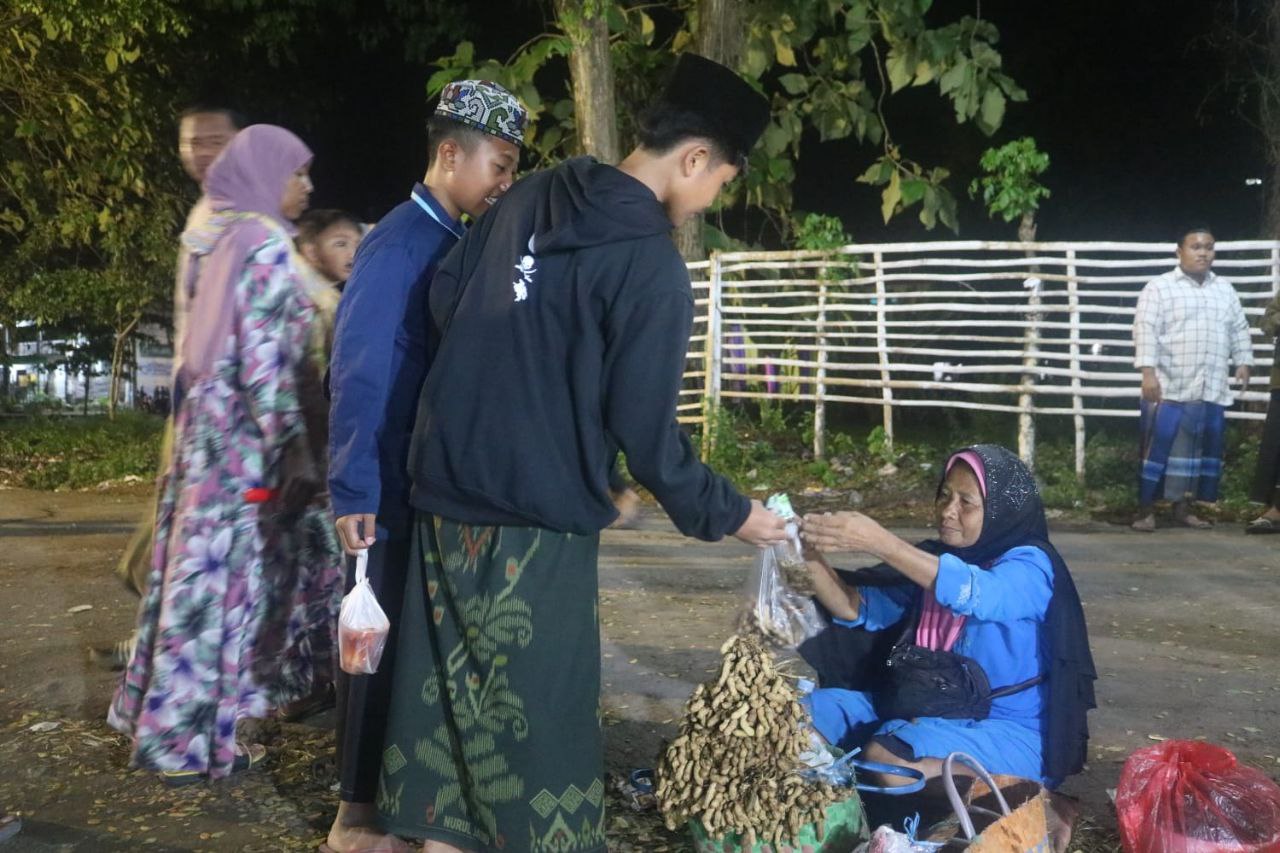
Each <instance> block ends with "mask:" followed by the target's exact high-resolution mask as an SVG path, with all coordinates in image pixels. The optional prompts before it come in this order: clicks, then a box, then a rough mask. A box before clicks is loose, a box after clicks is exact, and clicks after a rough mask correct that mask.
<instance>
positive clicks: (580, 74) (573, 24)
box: [556, 0, 622, 163]
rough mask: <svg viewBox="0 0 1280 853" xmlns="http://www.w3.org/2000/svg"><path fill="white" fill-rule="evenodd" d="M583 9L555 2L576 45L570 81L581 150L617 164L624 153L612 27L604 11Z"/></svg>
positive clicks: (560, 0) (569, 0) (575, 4)
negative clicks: (610, 48)
mask: <svg viewBox="0 0 1280 853" xmlns="http://www.w3.org/2000/svg"><path fill="white" fill-rule="evenodd" d="M584 5H585V4H584V3H582V2H575V0H556V18H557V20H558V21H559V23H560V26H561V28H562V29H564V31H565V33H567V34H568V36H569V39H570V40H571V41H572V42H573V50H572V51H570V53H569V77H570V79H571V81H572V83H573V120H574V124H575V125H576V127H577V129H578V149H579V152H580V153H582V154H589V155H591V156H592V157H595V158H596V159H597V160H599V161H601V162H602V163H617V162H618V161H619V160H621V159H622V152H621V151H619V150H618V148H619V146H618V114H617V108H616V106H615V101H614V85H613V57H612V55H610V53H609V23H608V21H606V20H605V17H604V14H603V11H601V12H599V13H592V12H589V11H587V10H585V9H584V8H583V7H584Z"/></svg>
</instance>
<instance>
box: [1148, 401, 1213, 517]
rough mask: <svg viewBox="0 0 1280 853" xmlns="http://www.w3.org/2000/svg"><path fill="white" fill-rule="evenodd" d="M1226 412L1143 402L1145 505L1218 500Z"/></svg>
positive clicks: (1206, 405)
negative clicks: (1188, 500)
mask: <svg viewBox="0 0 1280 853" xmlns="http://www.w3.org/2000/svg"><path fill="white" fill-rule="evenodd" d="M1226 411H1227V410H1226V408H1225V407H1223V406H1219V405H1218V404H1217V403H1206V402H1200V403H1176V402H1171V401H1168V400H1165V401H1162V402H1159V403H1148V402H1147V401H1146V400H1143V401H1142V414H1141V418H1140V419H1139V429H1140V431H1141V433H1142V468H1141V473H1140V475H1139V481H1138V502H1139V503H1140V504H1142V505H1143V506H1150V505H1151V504H1153V503H1155V502H1156V501H1157V500H1159V499H1160V498H1164V499H1165V500H1170V501H1185V500H1187V499H1188V498H1189V497H1190V498H1191V499H1194V500H1198V501H1205V502H1209V503H1212V502H1213V501H1216V500H1217V499H1218V484H1219V482H1220V481H1221V479H1222V448H1223V440H1224V430H1225V427H1226Z"/></svg>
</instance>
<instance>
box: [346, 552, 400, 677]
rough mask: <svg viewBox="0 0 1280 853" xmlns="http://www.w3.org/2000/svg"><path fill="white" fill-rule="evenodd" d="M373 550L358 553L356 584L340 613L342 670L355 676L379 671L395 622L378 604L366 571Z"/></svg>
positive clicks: (347, 596) (348, 594)
mask: <svg viewBox="0 0 1280 853" xmlns="http://www.w3.org/2000/svg"><path fill="white" fill-rule="evenodd" d="M368 565H369V551H368V550H367V549H363V550H361V551H360V552H359V553H358V554H356V585H355V586H354V587H352V588H351V592H349V593H347V594H346V597H344V598H343V599H342V610H341V611H340V612H339V614H338V654H339V656H340V658H341V665H342V671H343V672H346V673H350V674H351V675H372V674H373V673H375V672H377V671H378V661H380V660H382V650H383V648H384V647H385V646H386V645H387V634H388V633H389V632H390V631H391V620H390V619H388V618H387V614H386V613H384V612H383V611H382V606H381V605H380V604H378V597H377V596H376V595H374V594H373V587H371V586H370V585H369V578H368V577H366V576H365V571H366V570H367V567H368Z"/></svg>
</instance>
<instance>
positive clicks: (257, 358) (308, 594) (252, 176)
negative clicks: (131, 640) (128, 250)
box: [107, 125, 341, 784]
mask: <svg viewBox="0 0 1280 853" xmlns="http://www.w3.org/2000/svg"><path fill="white" fill-rule="evenodd" d="M311 157H312V155H311V151H310V150H309V149H308V148H307V146H306V145H304V144H303V143H302V141H301V140H300V139H298V138H297V137H296V136H294V135H293V134H292V133H290V132H289V131H287V130H284V129H283V128H279V127H272V126H270V125H255V126H252V127H248V128H245V129H244V130H242V131H241V132H240V133H239V134H237V136H236V138H235V139H234V140H233V141H232V142H231V143H230V144H229V145H227V147H226V148H225V149H223V151H222V153H221V154H220V155H219V157H218V159H217V160H216V161H215V162H214V163H213V165H212V166H211V167H210V168H209V171H208V174H207V176H206V178H205V181H204V190H205V195H206V196H207V197H208V199H209V201H210V203H211V205H212V209H213V213H212V214H211V215H210V216H209V217H208V219H207V220H204V221H202V222H201V223H199V224H198V225H197V226H195V227H194V228H192V229H190V230H188V231H186V232H184V233H183V235H182V240H183V244H184V246H185V247H186V248H187V249H188V250H189V252H190V255H189V260H188V261H187V263H186V264H185V269H184V277H183V281H184V282H185V285H186V288H187V294H186V295H187V317H186V329H187V332H186V335H185V338H184V340H183V341H182V344H181V347H180V350H179V351H178V352H177V353H176V354H175V366H174V414H173V418H174V441H173V447H172V450H171V451H170V464H169V465H168V467H167V469H166V473H165V474H164V475H163V477H162V479H161V483H160V490H159V492H160V499H159V504H158V511H157V515H156V531H155V546H154V550H153V553H152V558H151V568H150V574H149V576H148V583H147V595H146V596H145V598H144V599H143V602H142V606H141V609H140V611H139V616H138V623H139V624H138V628H139V636H138V644H137V648H136V650H135V651H134V654H133V657H132V660H131V661H130V663H129V666H128V668H127V669H126V671H125V673H124V676H123V681H122V682H121V684H120V687H119V688H118V689H117V691H116V695H115V698H114V701H113V703H112V706H111V709H110V711H109V713H108V716H107V720H108V722H109V723H110V724H111V725H112V726H113V727H114V728H116V729H118V730H119V731H121V732H124V733H125V734H128V735H130V736H131V737H132V738H133V763H134V764H135V765H136V766H139V767H144V768H147V769H151V770H156V771H159V772H160V773H161V775H162V776H163V778H164V779H165V781H167V782H169V783H170V784H184V783H187V782H194V781H199V780H200V779H203V778H218V777H222V776H226V775H228V774H230V773H232V772H234V771H236V770H240V769H245V768H247V767H250V766H252V765H253V764H255V763H257V762H258V761H259V760H261V759H262V758H263V756H264V754H265V750H264V749H263V747H261V746H260V745H257V744H252V745H247V744H240V743H237V741H236V724H237V723H238V721H239V720H240V719H242V718H246V717H265V716H266V715H268V714H269V713H270V712H271V710H272V709H273V708H275V707H278V706H280V705H282V704H284V703H286V702H289V701H291V700H295V699H298V698H300V697H304V696H307V695H308V694H310V693H311V692H312V690H313V688H314V687H315V685H316V684H318V683H323V682H324V681H326V680H328V679H329V678H330V677H331V674H332V660H333V658H334V654H333V651H334V641H333V634H334V632H335V627H334V623H335V619H334V614H335V612H336V605H337V601H338V597H339V596H340V595H341V574H340V567H339V562H338V552H337V546H336V542H335V541H334V540H333V537H332V536H328V538H327V540H326V539H325V538H324V536H323V534H322V532H323V531H327V530H328V529H329V525H328V524H326V523H324V521H323V518H322V516H323V515H324V513H325V512H326V510H325V508H324V507H323V506H315V505H314V504H315V503H317V501H316V498H317V495H318V494H319V491H320V483H321V482H322V480H321V479H320V476H319V473H318V472H317V471H316V470H315V466H314V464H313V459H314V454H312V452H311V448H310V447H309V442H308V436H307V424H308V422H309V421H312V420H314V417H308V414H309V413H308V412H307V411H306V407H305V405H304V404H303V402H302V398H303V397H304V396H305V388H306V387H307V386H310V385H314V377H313V376H312V372H313V365H312V364H311V362H310V361H309V360H308V352H307V337H308V331H309V326H310V324H311V322H312V319H313V317H314V314H315V306H314V305H313V304H312V303H311V301H310V300H309V299H308V298H307V295H306V290H305V288H304V287H302V286H301V285H300V282H299V278H298V274H297V264H298V263H299V261H298V260H297V258H296V256H295V255H294V254H293V252H292V248H293V242H292V239H291V235H290V231H291V227H292V226H291V220H292V219H294V218H295V217H297V216H298V215H299V214H300V213H301V212H302V210H303V209H304V208H305V207H306V204H307V199H308V197H309V195H310V192H311V182H310V179H309V177H308V170H309V168H310V163H311ZM318 516H319V517H318Z"/></svg>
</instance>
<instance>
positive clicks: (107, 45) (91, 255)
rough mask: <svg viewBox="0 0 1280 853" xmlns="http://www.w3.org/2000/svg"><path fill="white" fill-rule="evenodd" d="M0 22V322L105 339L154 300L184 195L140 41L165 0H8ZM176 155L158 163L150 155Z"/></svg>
mask: <svg viewBox="0 0 1280 853" xmlns="http://www.w3.org/2000/svg"><path fill="white" fill-rule="evenodd" d="M9 9H10V10H11V12H12V14H11V15H10V16H9V17H7V18H6V19H5V20H4V21H3V23H2V24H0V27H3V30H2V31H0V35H3V36H4V37H5V38H6V40H7V42H8V44H9V47H7V48H6V49H5V50H4V51H0V103H3V105H4V107H5V109H4V110H0V162H3V163H4V166H3V167H2V168H0V251H2V252H3V254H4V255H5V257H6V262H5V263H4V264H3V265H0V322H12V321H13V320H15V319H20V318H21V319H31V320H35V321H37V322H38V323H41V324H45V325H48V324H60V325H66V326H70V327H72V328H74V329H76V330H77V331H82V332H84V333H85V334H87V335H89V336H90V337H91V338H96V339H98V340H103V339H105V340H111V339H113V338H114V337H115V336H116V335H119V334H122V333H125V332H126V331H127V330H129V329H131V328H132V327H133V326H134V325H136V323H137V322H138V321H139V320H140V319H141V317H142V316H143V314H144V313H145V312H147V311H148V310H152V309H154V308H156V307H157V306H158V305H159V304H160V303H162V302H163V300H164V297H165V295H166V294H167V293H168V291H169V288H170V287H171V284H170V282H172V258H173V254H174V247H173V244H174V241H173V229H174V226H175V224H176V223H177V222H178V221H179V219H178V217H179V215H180V210H181V204H182V201H181V197H180V194H179V192H178V189H177V187H178V186H179V184H178V183H177V179H176V175H177V167H176V164H173V156H172V151H171V148H170V144H169V142H168V134H167V133H166V132H165V131H166V130H167V129H168V128H170V127H171V126H172V115H171V113H170V112H169V105H168V103H167V100H166V99H165V98H164V97H163V96H162V95H161V94H160V90H159V87H158V85H157V71H158V70H160V69H157V68H156V67H155V66H153V65H148V63H147V62H146V61H145V60H146V57H145V56H144V53H143V51H144V46H151V45H154V44H157V43H163V42H164V40H165V39H169V38H175V37H177V36H179V35H181V33H182V32H183V31H184V24H183V21H182V19H181V18H180V17H179V15H178V14H177V13H176V12H175V11H174V9H173V7H172V5H171V4H169V3H167V2H163V0H62V2H58V3H52V2H49V3H44V2H34V0H33V2H17V3H11V4H10V6H9ZM156 162H163V163H166V164H172V165H171V166H170V167H169V168H168V169H156V167H155V163H156Z"/></svg>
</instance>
